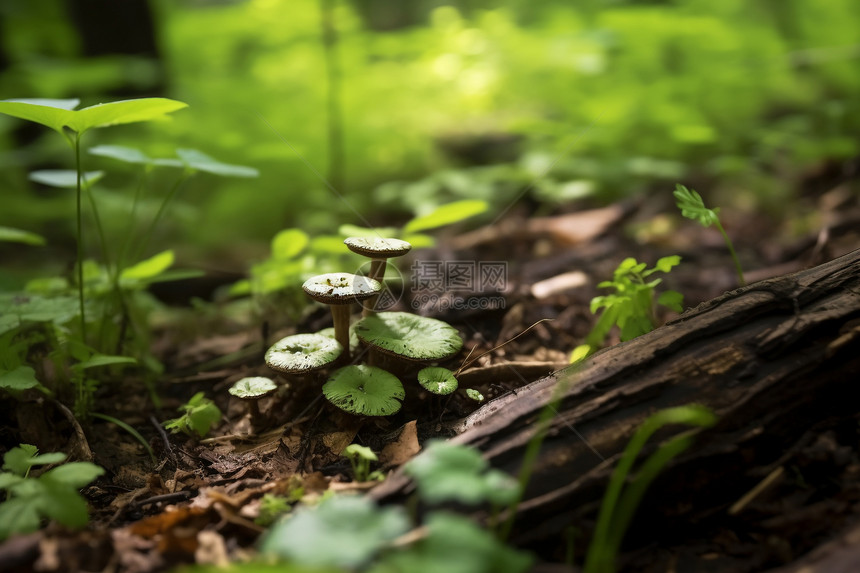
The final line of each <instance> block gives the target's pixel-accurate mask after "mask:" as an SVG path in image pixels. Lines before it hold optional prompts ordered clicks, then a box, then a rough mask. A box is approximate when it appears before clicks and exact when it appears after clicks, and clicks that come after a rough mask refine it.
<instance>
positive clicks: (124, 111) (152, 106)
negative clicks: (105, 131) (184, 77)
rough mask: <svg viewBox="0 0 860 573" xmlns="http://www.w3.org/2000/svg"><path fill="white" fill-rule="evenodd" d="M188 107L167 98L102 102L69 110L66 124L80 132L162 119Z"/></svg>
mask: <svg viewBox="0 0 860 573" xmlns="http://www.w3.org/2000/svg"><path fill="white" fill-rule="evenodd" d="M184 107H188V104H186V103H183V102H181V101H176V100H171V99H167V98H140V99H130V100H122V101H115V102H110V103H102V104H98V105H93V106H90V107H85V108H84V109H81V110H78V111H74V112H69V113H70V114H71V117H70V118H69V119H68V120H67V122H66V125H67V126H68V127H69V128H71V129H72V130H74V131H76V132H78V133H84V132H85V131H87V130H89V129H93V128H97V127H108V126H111V125H119V124H124V123H135V122H138V121H150V120H154V119H162V118H164V117H165V116H166V115H167V114H168V113H171V112H174V111H177V110H180V109H182V108H184Z"/></svg>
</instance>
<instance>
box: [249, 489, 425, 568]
mask: <svg viewBox="0 0 860 573" xmlns="http://www.w3.org/2000/svg"><path fill="white" fill-rule="evenodd" d="M408 529H409V519H408V518H407V517H406V514H405V513H404V511H403V509H401V508H399V507H386V508H378V507H376V506H375V505H374V504H373V502H372V501H370V500H369V499H367V498H365V497H356V496H334V497H331V498H329V499H327V500H325V501H323V502H322V503H321V504H320V505H319V506H317V507H316V508H307V507H304V508H301V509H299V510H297V511H296V512H295V513H294V514H293V515H292V517H290V518H288V519H287V520H285V521H281V522H279V523H276V524H275V525H274V526H273V527H272V528H271V529H270V530H269V532H268V534H267V535H266V536H265V537H264V538H263V541H262V544H261V547H260V551H261V552H262V553H263V554H264V555H271V556H276V557H279V558H281V559H284V560H287V561H292V562H296V563H301V564H303V565H307V566H311V567H326V566H335V567H342V568H345V569H349V570H354V569H357V568H359V567H360V566H361V565H362V564H364V563H366V562H368V561H369V560H370V559H371V558H372V557H373V556H374V555H375V554H376V553H378V552H379V551H380V550H381V549H382V548H384V547H385V546H386V545H388V544H389V543H390V542H391V541H393V540H394V539H396V538H397V537H399V536H400V535H403V534H404V533H406V531H407V530H408Z"/></svg>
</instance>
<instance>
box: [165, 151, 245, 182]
mask: <svg viewBox="0 0 860 573" xmlns="http://www.w3.org/2000/svg"><path fill="white" fill-rule="evenodd" d="M176 155H178V156H179V158H180V159H182V161H183V162H184V163H185V164H187V165H188V166H189V167H190V168H192V169H196V170H197V171H203V172H205V173H211V174H213V175H222V176H224V177H257V176H258V175H260V172H259V171H257V170H256V169H254V168H253V167H245V166H244V165H230V164H228V163H221V162H220V161H218V160H216V159H213V158H212V157H209V156H208V155H206V154H205V153H203V152H202V151H197V150H196V149H177V150H176Z"/></svg>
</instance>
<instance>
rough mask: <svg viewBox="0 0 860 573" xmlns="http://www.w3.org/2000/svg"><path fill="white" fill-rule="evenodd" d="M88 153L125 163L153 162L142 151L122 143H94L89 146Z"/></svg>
mask: <svg viewBox="0 0 860 573" xmlns="http://www.w3.org/2000/svg"><path fill="white" fill-rule="evenodd" d="M89 153H90V155H98V156H99V157H109V158H111V159H117V160H119V161H124V162H126V163H134V164H144V165H147V164H151V163H152V162H153V160H152V159H151V158H150V157H149V156H148V155H146V154H145V153H144V152H143V151H141V150H139V149H135V148H133V147H125V146H124V145H96V146H95V147H92V148H90V150H89Z"/></svg>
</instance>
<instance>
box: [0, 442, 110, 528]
mask: <svg viewBox="0 0 860 573" xmlns="http://www.w3.org/2000/svg"><path fill="white" fill-rule="evenodd" d="M65 459H66V454H63V453H60V452H53V453H48V454H39V453H38V449H36V446H32V445H30V444H21V445H20V446H18V447H17V448H12V449H11V450H9V451H8V452H6V454H4V456H3V469H4V470H6V471H4V472H2V473H0V489H3V490H6V501H4V502H3V503H0V541H4V540H6V539H7V538H8V537H10V536H11V535H16V534H22V533H31V532H33V531H36V530H37V529H39V524H40V522H41V520H42V519H43V518H46V519H53V520H55V521H57V522H59V523H61V524H62V525H65V526H66V527H69V528H73V529H79V528H81V527H84V526H85V525H86V524H87V521H88V519H89V517H88V516H87V502H86V501H85V500H84V498H82V497H81V496H80V494H79V493H78V490H79V489H80V488H82V487H84V486H85V485H87V484H88V483H90V482H91V481H93V480H94V479H96V478H97V477H99V476H100V475H102V474H103V473H104V470H103V469H102V468H100V467H98V466H96V465H94V464H91V463H89V462H73V463H68V464H63V465H61V466H59V467H56V468H53V469H50V470H48V471H46V472H45V473H43V474H42V475H40V476H39V477H38V478H32V477H29V475H30V469H31V468H32V467H33V466H39V465H45V464H58V463H61V462H63V461H64V460H65Z"/></svg>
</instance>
